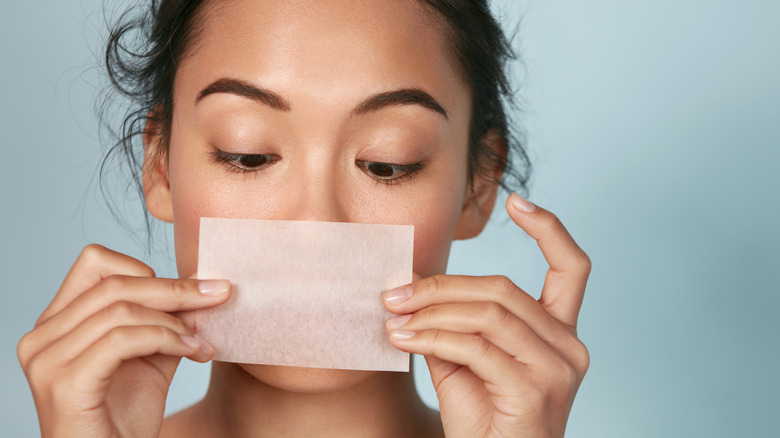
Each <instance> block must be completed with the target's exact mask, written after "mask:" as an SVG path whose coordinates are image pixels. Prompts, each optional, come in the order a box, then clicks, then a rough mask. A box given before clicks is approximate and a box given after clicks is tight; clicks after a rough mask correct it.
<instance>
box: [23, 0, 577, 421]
mask: <svg viewBox="0 0 780 438" xmlns="http://www.w3.org/2000/svg"><path fill="white" fill-rule="evenodd" d="M134 26H136V27H134ZM134 29H139V30H140V31H141V32H140V33H139V34H138V35H140V36H141V37H142V40H141V48H142V49H141V51H140V52H138V51H136V52H133V50H134V49H135V48H134V47H130V48H128V47H127V46H126V44H127V43H128V35H135V34H131V33H130V32H132V31H133V30H134ZM130 41H132V40H130ZM136 41H137V40H136ZM508 54H509V53H508V49H507V47H506V42H505V39H504V37H503V35H502V34H501V32H500V30H499V28H498V27H497V26H496V24H495V22H494V20H493V19H492V17H490V15H489V13H488V11H487V6H486V5H485V4H484V2H482V1H477V0H472V1H456V0H427V1H415V0H404V1H400V0H376V1H371V2H353V1H348V0H335V1H327V2H322V1H320V2H311V1H304V0H293V1H284V2H279V1H273V0H262V1H249V0H238V1H233V2H221V1H216V0H212V1H162V2H152V5H151V6H150V9H149V11H148V12H147V13H146V14H144V15H143V17H142V19H139V20H138V21H137V22H135V25H133V24H130V25H127V26H120V27H118V28H117V29H116V30H115V32H114V33H113V34H112V39H111V41H110V42H109V46H108V51H107V61H108V65H109V73H110V76H111V78H112V80H113V81H114V84H115V85H116V86H117V87H118V89H119V90H120V91H121V92H123V93H125V94H126V95H128V96H130V97H131V98H133V99H134V100H135V102H136V104H137V105H138V107H137V108H136V109H137V111H136V112H134V113H131V114H130V115H129V116H128V119H126V123H125V126H124V127H125V134H126V136H125V137H124V138H123V140H122V141H120V143H119V146H120V147H123V148H125V149H124V151H125V153H127V154H128V157H131V158H132V157H133V155H132V154H133V151H132V150H131V149H130V147H131V146H132V139H133V138H134V133H137V132H136V131H137V130H134V128H135V127H139V126H142V127H143V129H142V131H143V132H142V135H141V138H142V144H143V173H142V175H143V176H142V188H143V192H144V197H145V201H146V207H147V208H148V211H149V213H151V215H153V216H154V217H156V218H157V219H159V220H162V221H166V222H172V223H173V226H174V234H175V245H176V261H177V267H178V272H179V276H180V279H159V278H155V276H154V272H153V271H152V269H151V268H149V267H148V266H146V265H145V264H143V263H142V262H140V261H138V260H135V259H132V258H130V257H128V256H125V255H123V254H119V253H116V252H113V251H110V250H107V249H105V248H102V247H100V246H97V245H91V246H88V247H87V248H85V249H84V251H83V252H82V254H81V255H80V256H79V258H78V259H77V260H76V262H75V263H74V265H73V267H72V268H71V270H70V272H69V274H68V275H67V277H66V279H65V280H64V282H63V284H62V287H61V288H60V290H59V291H58V292H57V295H56V296H55V298H54V299H53V301H52V302H51V304H50V306H49V307H48V308H47V309H46V310H45V311H44V313H43V314H42V315H41V317H40V319H39V321H38V323H37V324H36V327H35V328H34V329H33V330H32V331H31V332H30V333H28V334H27V335H25V337H24V338H23V339H22V340H21V342H20V343H19V348H18V354H19V359H20V362H21V364H22V367H23V369H24V371H25V373H26V375H27V377H28V380H29V382H30V386H31V388H32V392H33V395H34V398H35V403H36V407H37V410H38V415H39V420H40V424H41V432H42V434H43V436H101V437H102V436H106V437H108V436H150V437H151V436H165V437H178V436H252V437H265V436H274V437H279V436H321V437H329V436H338V437H348V436H360V437H400V436H403V437H418V436H419V437H423V436H425V437H430V436H447V437H518V436H529V437H530V436H533V437H538V436H563V433H564V430H565V426H566V421H567V417H568V414H569V411H570V409H571V405H572V402H573V399H574V396H575V394H576V391H577V388H578V387H579V384H580V382H581V381H582V378H583V376H584V374H585V372H586V370H587V367H588V353H587V350H586V349H585V347H584V346H583V345H582V343H581V342H580V341H579V340H578V338H577V336H576V323H577V315H578V313H579V308H580V305H581V302H582V297H583V294H584V290H585V283H586V281H587V277H588V274H589V271H590V262H589V259H588V258H587V256H586V255H585V253H584V252H582V250H581V249H580V248H579V247H578V246H577V245H576V243H575V242H574V240H573V239H572V238H571V236H570V235H569V234H568V232H567V231H566V229H565V228H564V227H563V226H562V225H561V223H560V222H559V221H558V220H557V219H556V217H555V216H554V215H553V214H551V213H549V212H547V211H546V210H544V209H542V208H539V207H537V206H535V205H533V204H531V203H530V202H528V201H526V200H525V199H523V198H521V197H520V196H519V195H517V194H512V195H511V196H510V197H509V199H508V201H507V205H506V209H507V211H508V213H509V215H510V217H511V218H512V219H513V221H514V222H515V223H516V224H517V225H518V226H520V227H521V228H522V229H524V230H525V231H526V232H528V234H529V235H531V236H532V237H533V238H534V239H536V240H537V241H538V243H539V247H540V249H541V250H542V252H543V254H544V256H545V258H546V259H547V260H548V262H549V264H550V270H549V271H548V273H547V277H546V282H545V285H544V289H543V291H542V297H541V299H540V300H539V301H536V300H534V299H533V298H532V297H531V296H530V295H528V294H526V293H525V292H524V291H523V290H522V289H520V288H519V287H518V286H516V285H514V284H513V283H511V282H510V281H509V280H508V279H506V278H505V277H501V276H496V277H458V276H447V275H443V273H444V272H445V270H446V264H447V258H448V254H449V248H450V245H451V242H452V240H453V239H468V238H472V237H475V236H477V235H478V234H479V233H480V232H481V230H482V228H483V227H484V225H485V223H486V222H487V220H488V218H489V216H490V213H491V211H492V208H493V204H494V203H495V199H496V196H497V190H498V187H499V185H500V183H501V179H502V176H503V178H504V179H506V178H507V176H511V175H512V174H513V172H515V171H514V170H513V168H512V167H511V166H510V163H511V161H510V159H511V158H512V156H511V155H512V154H519V158H520V159H521V160H522V158H524V154H523V151H522V149H520V148H519V146H517V145H516V144H514V143H513V142H511V139H510V137H509V134H508V128H507V122H506V117H505V114H504V108H503V104H502V100H501V99H502V96H503V95H504V94H506V93H507V92H508V91H507V87H506V79H505V77H504V73H503V71H502V68H503V60H504V59H505V58H506V57H507V55H508ZM515 159H517V157H515ZM130 161H131V162H132V160H130ZM515 175H517V173H515ZM520 181H521V185H522V183H523V182H524V180H523V179H522V178H521V180H520ZM201 217H238V218H257V219H285V220H313V221H332V222H363V223H385V224H411V225H414V227H415V240H414V272H415V281H414V283H413V284H411V285H408V286H404V287H400V288H398V289H394V290H391V291H387V292H385V294H384V296H383V298H384V302H385V306H386V308H387V309H388V310H389V311H391V312H393V313H395V314H397V315H398V316H397V317H395V318H392V319H390V320H389V321H387V327H386V328H387V332H388V339H389V340H390V342H391V343H392V344H393V345H394V346H395V347H396V348H398V349H400V350H402V351H406V352H410V353H416V354H421V355H424V356H425V358H426V361H427V363H428V367H429V369H430V373H431V378H432V380H433V384H434V387H435V388H436V392H437V397H438V399H439V407H440V410H441V412H440V413H439V412H436V411H433V410H430V409H428V408H427V407H425V406H424V405H423V404H422V402H421V401H420V399H419V398H418V397H417V394H416V392H415V389H414V383H413V379H412V376H411V374H410V373H388V372H368V371H346V370H330V369H311V368H295V367H276V366H267V365H249V364H233V363H223V362H215V363H214V364H213V367H212V378H211V383H210V386H209V390H208V393H207V395H206V396H205V398H204V399H203V400H202V401H200V402H199V403H197V404H195V405H194V406H192V407H190V408H187V409H185V410H184V411H181V412H179V413H177V414H175V415H173V416H171V417H169V418H167V419H163V411H164V405H165V397H166V394H167V390H168V386H169V385H170V382H171V379H172V378H173V374H174V372H175V370H176V367H177V365H178V363H179V360H180V359H181V358H182V357H188V358H190V359H192V360H196V361H199V362H205V361H208V360H210V359H211V357H212V356H213V354H214V348H213V347H212V346H211V345H209V344H208V343H207V342H206V341H204V340H203V339H201V338H199V337H198V336H197V335H195V334H194V332H193V327H192V324H191V322H190V320H189V319H188V318H186V314H187V312H189V311H193V310H197V309H203V308H208V307H213V306H218V305H220V304H222V303H224V302H225V301H226V300H227V299H228V298H229V296H230V283H229V282H228V281H226V280H224V279H213V280H194V279H192V277H193V276H194V274H195V272H196V266H197V249H198V248H197V236H198V224H199V219H200V218H201ZM338 335H339V334H338V333H334V334H333V336H338Z"/></svg>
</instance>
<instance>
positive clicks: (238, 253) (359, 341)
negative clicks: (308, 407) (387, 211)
mask: <svg viewBox="0 0 780 438" xmlns="http://www.w3.org/2000/svg"><path fill="white" fill-rule="evenodd" d="M413 251H414V227H413V226H411V225H372V224H355V223H334V222H297V221H267V220H251V219H216V218H201V220H200V243H199V250H198V278H200V279H227V280H230V282H231V283H232V285H233V293H232V295H231V297H230V299H229V300H228V302H227V303H225V304H223V305H221V306H218V307H214V308H211V309H204V310H199V311H197V312H196V327H197V329H196V330H197V333H198V334H199V335H200V336H201V337H203V338H204V339H206V340H207V341H209V342H211V343H212V344H213V345H214V348H215V349H216V355H215V356H214V359H215V360H220V361H226V362H238V363H256V364H267V365H287V366H299V367H313V368H337V369H351V370H381V371H409V354H408V353H404V352H401V351H399V350H397V349H396V348H395V347H393V346H392V345H390V342H389V341H388V340H387V334H386V332H385V325H384V324H385V321H386V320H387V319H389V318H391V317H392V316H393V314H392V313H390V312H387V311H386V310H385V309H384V306H383V304H382V292H383V291H385V290H388V289H392V288H394V287H397V286H401V285H404V284H408V283H411V282H412V254H413Z"/></svg>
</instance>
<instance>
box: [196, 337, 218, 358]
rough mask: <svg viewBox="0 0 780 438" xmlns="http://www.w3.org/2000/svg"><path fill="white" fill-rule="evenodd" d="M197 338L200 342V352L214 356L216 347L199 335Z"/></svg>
mask: <svg viewBox="0 0 780 438" xmlns="http://www.w3.org/2000/svg"><path fill="white" fill-rule="evenodd" d="M195 337H196V338H197V339H198V341H200V350H201V351H203V352H205V353H207V354H214V346H213V345H211V344H210V343H209V341H207V340H205V339H203V338H201V337H200V336H198V335H195Z"/></svg>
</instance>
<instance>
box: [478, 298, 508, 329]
mask: <svg viewBox="0 0 780 438" xmlns="http://www.w3.org/2000/svg"><path fill="white" fill-rule="evenodd" d="M484 315H485V317H486V318H487V320H488V321H494V322H496V323H497V324H498V325H502V324H504V323H505V322H506V321H507V319H509V311H508V310H507V309H506V307H504V306H502V305H501V304H498V303H493V302H491V303H487V305H486V306H485V309H484Z"/></svg>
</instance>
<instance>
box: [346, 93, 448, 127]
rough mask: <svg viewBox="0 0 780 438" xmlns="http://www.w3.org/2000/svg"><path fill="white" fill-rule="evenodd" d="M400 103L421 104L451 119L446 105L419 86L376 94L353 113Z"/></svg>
mask: <svg viewBox="0 0 780 438" xmlns="http://www.w3.org/2000/svg"><path fill="white" fill-rule="evenodd" d="M399 105H420V106H422V107H424V108H428V109H429V110H432V111H436V112H437V113H439V114H441V115H443V116H444V118H445V119H447V120H449V119H450V117H449V116H448V115H447V111H445V110H444V107H442V106H441V105H440V104H439V102H437V101H436V99H434V98H433V96H431V95H430V94H428V93H426V92H425V91H423V90H420V89H419V88H404V89H401V90H395V91H388V92H385V93H379V94H375V95H373V96H371V97H369V98H368V99H366V100H364V101H363V102H361V103H360V104H359V105H358V106H356V107H355V109H354V110H352V114H355V115H360V114H365V113H368V112H372V111H378V110H380V109H382V108H385V107H389V106H399Z"/></svg>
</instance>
